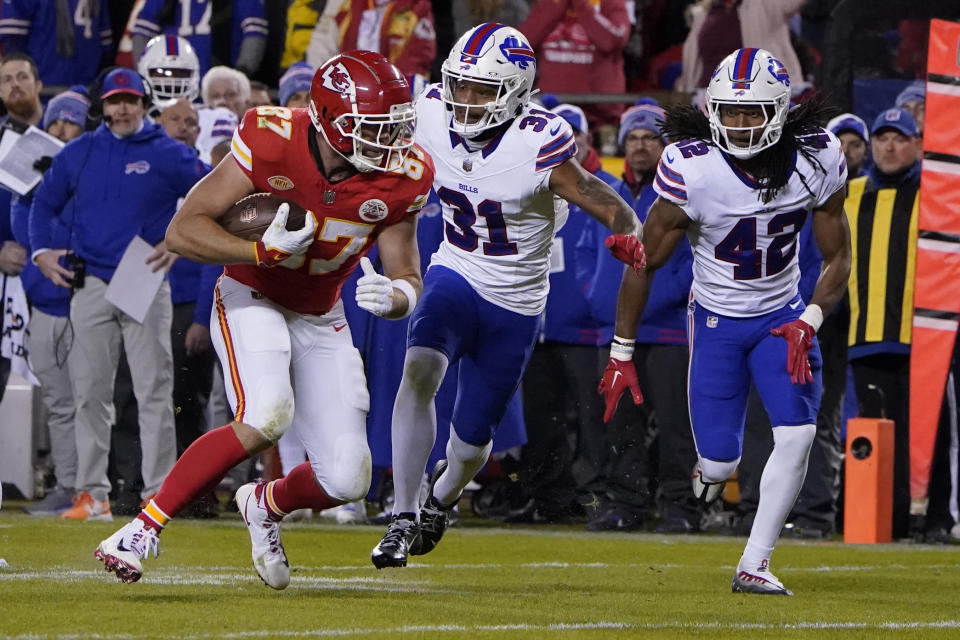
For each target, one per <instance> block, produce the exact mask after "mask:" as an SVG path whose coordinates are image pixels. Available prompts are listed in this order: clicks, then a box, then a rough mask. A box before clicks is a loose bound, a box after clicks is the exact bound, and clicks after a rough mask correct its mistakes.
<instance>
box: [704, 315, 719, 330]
mask: <svg viewBox="0 0 960 640" xmlns="http://www.w3.org/2000/svg"><path fill="white" fill-rule="evenodd" d="M718 322H720V318H718V317H717V316H707V326H708V327H710V328H711V329H716V327H717V323H718Z"/></svg>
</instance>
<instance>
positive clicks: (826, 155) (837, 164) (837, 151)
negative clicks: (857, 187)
mask: <svg viewBox="0 0 960 640" xmlns="http://www.w3.org/2000/svg"><path fill="white" fill-rule="evenodd" d="M827 135H828V136H829V142H828V143H827V148H826V149H824V150H823V151H821V152H820V162H822V163H823V167H824V169H826V171H827V175H826V176H824V179H823V185H822V189H821V191H820V194H819V198H818V199H817V206H816V207H815V208H820V207H822V206H823V205H824V204H826V202H827V200H829V199H830V197H831V196H832V195H833V194H835V193H836V192H837V191H838V190H840V189H842V188H843V187H844V185H846V184H847V159H846V157H845V156H844V155H843V148H842V147H841V146H840V141H839V140H838V139H837V138H836V137H835V136H834V135H833V134H832V133H830V132H827Z"/></svg>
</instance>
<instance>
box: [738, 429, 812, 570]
mask: <svg viewBox="0 0 960 640" xmlns="http://www.w3.org/2000/svg"><path fill="white" fill-rule="evenodd" d="M816 434H817V427H816V425H812V424H804V425H800V426H798V427H786V426H781V427H774V428H773V453H771V454H770V458H769V459H768V460H767V464H766V466H764V467H763V475H762V476H760V504H759V505H758V506H757V515H756V517H755V518H754V520H753V528H751V529H750V539H749V540H747V547H746V549H744V551H743V557H742V558H741V559H740V566H741V567H743V568H748V569H756V568H757V567H758V566H760V563H761V562H763V560H767V561H769V559H770V556H771V555H772V554H773V548H774V546H775V545H776V543H777V538H778V537H780V530H781V529H783V525H784V523H785V522H786V521H787V516H789V515H790V510H791V509H793V505H794V503H795V502H796V501H797V496H798V495H799V494H800V487H801V486H803V479H804V478H805V477H806V475H807V460H808V459H809V457H810V447H811V446H812V445H813V439H814V437H815V436H816Z"/></svg>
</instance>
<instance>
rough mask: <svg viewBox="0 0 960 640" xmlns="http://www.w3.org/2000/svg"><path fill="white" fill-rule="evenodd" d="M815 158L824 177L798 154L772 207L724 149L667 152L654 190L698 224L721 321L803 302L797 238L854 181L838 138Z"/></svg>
mask: <svg viewBox="0 0 960 640" xmlns="http://www.w3.org/2000/svg"><path fill="white" fill-rule="evenodd" d="M814 154H815V157H816V159H817V160H818V161H819V162H820V164H821V165H822V166H823V170H821V169H820V168H819V167H814V166H813V165H812V164H811V163H810V162H809V161H808V160H806V159H805V158H804V157H803V156H802V155H801V154H799V153H798V154H797V159H796V168H795V170H794V172H793V174H792V175H791V176H790V180H789V181H788V182H787V185H786V186H785V187H784V188H783V189H781V190H780V192H779V193H778V194H777V196H776V197H775V198H774V199H773V200H771V201H770V202H768V203H764V202H763V201H761V199H760V193H761V189H760V188H759V185H758V183H757V182H756V181H755V180H753V179H752V178H751V177H750V176H749V175H747V174H746V173H744V172H743V171H741V170H740V169H739V168H737V167H736V166H735V165H734V164H733V163H732V161H731V160H730V158H729V157H728V156H727V155H726V154H724V153H722V152H721V151H720V149H719V148H718V147H717V146H716V145H714V144H711V143H707V142H703V141H700V140H687V141H684V142H679V143H674V144H671V145H669V146H667V148H666V149H664V150H663V155H661V156H660V164H659V165H658V167H657V176H656V179H655V180H654V189H655V190H656V191H657V193H658V194H659V195H660V197H661V198H663V199H665V200H668V201H670V202H672V203H674V204H676V205H677V206H679V207H680V208H681V209H683V211H684V212H685V213H686V214H687V216H688V217H689V218H690V220H691V221H692V223H693V224H691V225H690V227H689V229H688V231H687V237H688V239H689V240H690V246H691V247H692V248H693V297H694V299H695V300H696V301H697V302H698V303H700V304H702V305H703V306H704V307H705V308H707V309H709V310H711V311H715V312H716V313H719V314H721V315H727V316H735V317H747V316H757V315H761V314H764V313H769V312H771V311H774V310H775V309H779V308H781V307H783V305H785V304H787V303H788V302H790V301H791V300H792V299H793V298H794V297H795V296H796V295H797V285H798V283H799V282H800V268H799V266H798V263H797V244H798V243H797V235H798V234H799V233H800V230H801V229H802V228H803V224H804V221H805V220H806V217H807V213H808V212H809V211H810V210H811V209H814V208H818V207H820V206H822V205H823V204H824V203H826V201H827V200H828V199H829V198H830V196H832V195H833V194H834V193H835V192H836V191H837V190H838V189H841V188H843V186H844V184H845V182H846V179H847V165H846V162H844V157H843V151H842V150H841V148H840V141H839V140H837V138H836V136H834V135H833V134H832V133H830V132H829V131H823V132H822V133H820V134H817V148H816V149H815V150H814ZM801 177H802V178H803V179H802V180H801ZM804 183H806V187H805V186H804ZM807 187H809V191H808V190H807Z"/></svg>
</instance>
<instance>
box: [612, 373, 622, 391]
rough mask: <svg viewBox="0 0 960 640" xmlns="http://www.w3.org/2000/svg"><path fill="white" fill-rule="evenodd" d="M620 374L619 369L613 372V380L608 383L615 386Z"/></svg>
mask: <svg viewBox="0 0 960 640" xmlns="http://www.w3.org/2000/svg"><path fill="white" fill-rule="evenodd" d="M621 375H622V374H621V373H620V372H619V371H614V372H613V382H612V383H611V384H610V386H611V387H615V386H616V385H617V378H619V377H620V376H621Z"/></svg>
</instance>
